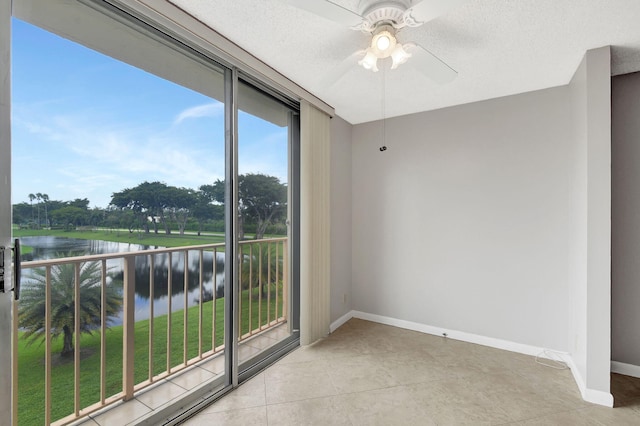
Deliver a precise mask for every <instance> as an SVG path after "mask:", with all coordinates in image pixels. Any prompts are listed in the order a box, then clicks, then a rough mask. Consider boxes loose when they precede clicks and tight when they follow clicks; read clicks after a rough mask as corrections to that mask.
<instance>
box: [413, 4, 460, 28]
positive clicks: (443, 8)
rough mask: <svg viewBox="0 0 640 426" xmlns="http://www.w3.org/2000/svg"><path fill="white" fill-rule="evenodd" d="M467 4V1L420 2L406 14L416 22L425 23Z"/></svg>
mask: <svg viewBox="0 0 640 426" xmlns="http://www.w3.org/2000/svg"><path fill="white" fill-rule="evenodd" d="M468 2H469V0H422V1H421V2H419V3H418V4H416V5H414V6H412V7H410V8H409V10H408V11H407V12H410V14H411V16H412V17H413V19H415V20H416V21H418V22H422V23H425V22H428V21H430V20H432V19H435V18H437V17H438V16H441V15H444V14H445V13H447V12H449V11H450V10H453V9H455V8H456V7H459V6H461V5H463V4H465V3H468Z"/></svg>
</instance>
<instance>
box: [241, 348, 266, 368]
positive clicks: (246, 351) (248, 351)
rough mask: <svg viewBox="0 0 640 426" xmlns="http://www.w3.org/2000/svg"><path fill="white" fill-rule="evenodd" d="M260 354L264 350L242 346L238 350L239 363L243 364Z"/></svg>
mask: <svg viewBox="0 0 640 426" xmlns="http://www.w3.org/2000/svg"><path fill="white" fill-rule="evenodd" d="M260 352H262V349H260V348H256V347H254V346H251V345H242V346H240V347H239V348H238V362H239V363H240V364H242V363H243V362H245V361H248V360H250V359H251V358H253V357H254V356H256V355H258V354H259V353H260Z"/></svg>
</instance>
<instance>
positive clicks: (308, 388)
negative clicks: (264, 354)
mask: <svg viewBox="0 0 640 426" xmlns="http://www.w3.org/2000/svg"><path fill="white" fill-rule="evenodd" d="M265 385H266V399H267V404H278V403H282V402H291V401H300V400H303V399H310V398H319V397H323V396H332V395H337V394H338V392H337V391H336V388H335V387H334V386H333V382H332V381H331V378H330V377H329V375H328V374H324V375H318V376H316V377H310V378H300V377H298V378H293V377H292V378H291V379H290V380H269V379H266V382H265Z"/></svg>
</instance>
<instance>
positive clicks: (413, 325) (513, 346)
mask: <svg viewBox="0 0 640 426" xmlns="http://www.w3.org/2000/svg"><path fill="white" fill-rule="evenodd" d="M351 318H358V319H363V320H367V321H373V322H377V323H380V324H386V325H390V326H393V327H399V328H404V329H407V330H413V331H418V332H421V333H426V334H432V335H434V336H441V337H442V336H446V337H447V338H448V339H454V340H460V341H463V342H468V343H475V344H478V345H484V346H489V347H492V348H496V349H502V350H506V351H511V352H516V353H521V354H525V355H531V356H538V357H542V358H547V357H548V356H547V352H549V353H550V354H551V355H553V357H554V359H555V358H560V359H561V360H562V361H564V362H565V363H566V364H567V366H568V367H569V368H570V369H571V373H572V374H573V378H574V380H575V382H576V385H577V386H578V389H579V390H580V394H581V395H582V399H584V400H585V401H587V402H591V403H593V404H598V405H604V406H606V407H613V395H611V394H610V393H609V392H604V391H598V390H594V389H587V387H586V385H585V381H584V379H583V378H582V376H581V375H580V371H579V370H578V368H577V367H576V365H575V363H574V362H573V358H572V357H571V355H570V354H569V353H566V352H560V351H555V350H551V351H549V350H545V348H541V347H538V346H532V345H526V344H523V343H516V342H511V341H509V340H502V339H496V338H493V337H487V336H481V335H478V334H473V333H465V332H463V331H457V330H449V329H446V328H441V327H434V326H430V325H426V324H420V323H417V322H412V321H405V320H401V319H397V318H391V317H386V316H383V315H376V314H369V313H366V312H361V311H355V310H354V311H351V312H348V313H346V314H345V315H343V316H342V317H340V318H339V319H338V320H336V321H334V322H333V323H332V324H331V326H330V329H331V332H333V331H335V330H336V329H337V328H338V327H340V326H341V325H342V324H344V323H346V322H347V321H349V320H350V319H351ZM613 364H614V362H612V371H615V370H614V368H613ZM616 364H618V366H620V365H625V366H628V367H633V371H634V372H635V374H638V376H635V377H640V367H638V366H629V365H628V364H622V363H616ZM625 371H627V372H628V371H630V369H629V368H628V369H627V370H625ZM622 374H627V375H634V374H629V373H622Z"/></svg>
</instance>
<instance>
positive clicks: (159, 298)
mask: <svg viewBox="0 0 640 426" xmlns="http://www.w3.org/2000/svg"><path fill="white" fill-rule="evenodd" d="M20 243H21V244H22V245H28V246H31V247H33V253H31V254H28V255H25V256H23V262H26V261H30V260H45V259H53V258H60V257H69V256H80V255H93V254H107V253H127V252H136V251H140V250H148V249H156V248H161V247H158V246H147V245H142V244H131V243H116V242H112V241H102V240H80V239H75V238H63V237H55V236H38V237H22V238H20ZM188 259H189V261H188V275H187V277H188V278H187V280H188V284H187V287H188V293H187V301H188V305H189V306H195V305H197V303H198V301H199V300H200V298H201V297H202V298H203V299H204V300H211V299H212V298H213V296H214V288H215V289H216V291H215V292H216V293H217V297H221V296H222V295H223V288H224V253H217V256H216V276H215V277H214V276H213V261H214V259H213V253H212V252H204V253H203V262H202V270H203V274H202V275H203V277H202V278H203V294H202V295H200V291H199V278H200V259H199V253H198V252H197V251H193V250H190V251H189V254H188ZM168 263H169V256H168V255H166V254H160V255H155V257H154V268H153V276H154V288H153V294H154V296H153V300H154V304H153V309H154V316H159V315H164V314H166V313H167V312H168V306H169V304H168V299H169V297H168ZM171 263H172V277H171V278H172V286H171V306H172V309H171V310H172V311H179V310H182V309H183V307H184V257H183V255H182V254H180V255H177V254H174V255H173V259H172V262H171ZM107 268H108V270H109V271H108V272H109V281H110V280H120V282H121V281H122V276H123V261H122V260H121V259H113V260H108V261H107ZM149 272H150V265H149V257H148V256H138V257H136V261H135V275H136V286H135V292H136V296H135V319H136V321H138V320H143V319H148V318H149V305H150V294H151V291H150V288H149V287H150V286H149ZM28 279H29V271H28V270H25V271H24V272H23V277H22V280H23V282H24V281H25V280H28ZM121 316H122V313H120V315H119V316H118V317H117V318H114V319H113V321H112V322H111V325H120V324H122V318H121Z"/></svg>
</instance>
